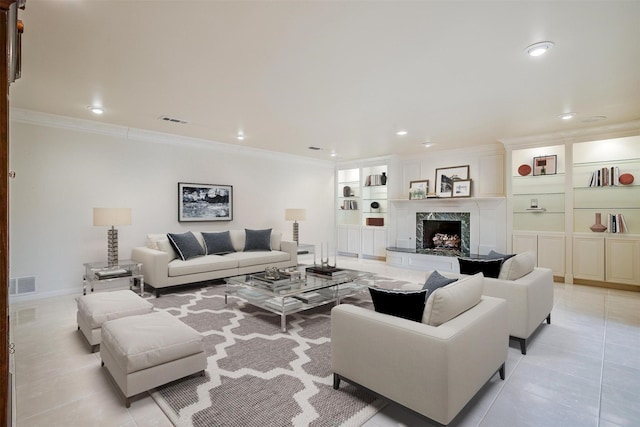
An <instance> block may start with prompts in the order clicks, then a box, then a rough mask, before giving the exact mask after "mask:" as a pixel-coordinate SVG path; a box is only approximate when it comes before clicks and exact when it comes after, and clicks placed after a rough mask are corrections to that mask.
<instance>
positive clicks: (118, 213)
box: [93, 208, 131, 267]
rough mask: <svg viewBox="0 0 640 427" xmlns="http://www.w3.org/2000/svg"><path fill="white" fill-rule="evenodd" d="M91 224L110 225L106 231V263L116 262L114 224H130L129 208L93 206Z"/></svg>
mask: <svg viewBox="0 0 640 427" xmlns="http://www.w3.org/2000/svg"><path fill="white" fill-rule="evenodd" d="M93 225H95V226H110V227H111V228H110V229H109V231H107V264H108V265H109V266H110V267H111V266H114V265H117V264H118V230H116V228H115V226H116V225H131V208H93Z"/></svg>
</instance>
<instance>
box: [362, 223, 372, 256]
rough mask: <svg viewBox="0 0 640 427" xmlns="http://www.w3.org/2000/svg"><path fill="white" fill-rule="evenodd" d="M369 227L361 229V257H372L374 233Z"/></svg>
mask: <svg viewBox="0 0 640 427" xmlns="http://www.w3.org/2000/svg"><path fill="white" fill-rule="evenodd" d="M374 231H375V230H374V229H373V228H371V227H363V228H362V255H370V256H373V255H374V251H375V249H374V247H375V233H374Z"/></svg>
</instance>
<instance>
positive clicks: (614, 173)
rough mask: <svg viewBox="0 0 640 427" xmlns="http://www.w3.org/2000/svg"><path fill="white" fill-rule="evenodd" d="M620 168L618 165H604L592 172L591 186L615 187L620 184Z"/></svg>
mask: <svg viewBox="0 0 640 427" xmlns="http://www.w3.org/2000/svg"><path fill="white" fill-rule="evenodd" d="M619 179H620V168H619V167H618V166H611V167H604V168H600V169H597V170H595V171H593V172H592V173H591V177H590V178H589V187H613V186H616V185H620V184H619Z"/></svg>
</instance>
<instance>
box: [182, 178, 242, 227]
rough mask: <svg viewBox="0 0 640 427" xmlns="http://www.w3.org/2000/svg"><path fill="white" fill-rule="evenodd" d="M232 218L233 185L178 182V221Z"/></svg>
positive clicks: (229, 219)
mask: <svg viewBox="0 0 640 427" xmlns="http://www.w3.org/2000/svg"><path fill="white" fill-rule="evenodd" d="M231 220H233V186H232V185H220V184H195V183H189V182H179V183H178V222H208V221H231Z"/></svg>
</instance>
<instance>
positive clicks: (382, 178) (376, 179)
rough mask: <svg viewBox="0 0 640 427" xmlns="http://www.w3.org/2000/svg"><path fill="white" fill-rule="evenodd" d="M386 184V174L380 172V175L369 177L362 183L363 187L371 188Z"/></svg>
mask: <svg viewBox="0 0 640 427" xmlns="http://www.w3.org/2000/svg"><path fill="white" fill-rule="evenodd" d="M386 184H387V173H386V172H382V175H369V176H367V179H365V181H364V186H365V187H371V186H376V185H386Z"/></svg>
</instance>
